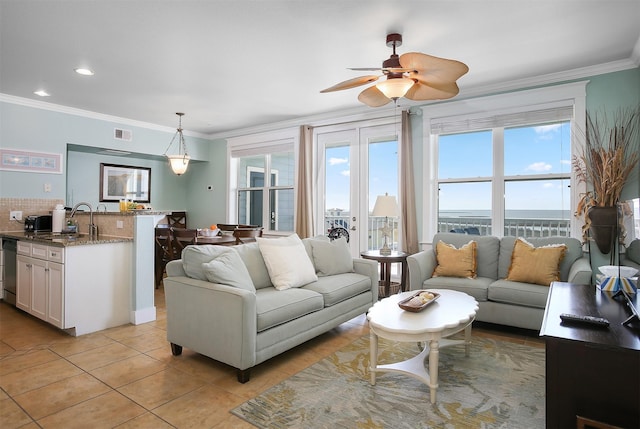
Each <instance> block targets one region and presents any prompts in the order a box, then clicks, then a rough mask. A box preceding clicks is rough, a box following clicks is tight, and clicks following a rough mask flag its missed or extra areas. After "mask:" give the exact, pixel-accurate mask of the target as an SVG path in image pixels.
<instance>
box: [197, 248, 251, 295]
mask: <svg viewBox="0 0 640 429" xmlns="http://www.w3.org/2000/svg"><path fill="white" fill-rule="evenodd" d="M231 250H233V249H231ZM202 269H203V270H204V274H205V275H206V276H207V280H209V281H210V282H211V283H219V284H222V285H227V286H233V287H237V288H239V289H245V290H248V291H250V292H254V293H255V291H256V288H255V286H254V285H253V281H252V280H251V276H250V275H249V271H248V270H247V267H246V265H245V264H244V262H242V258H240V255H238V252H236V251H232V252H225V253H221V254H219V255H218V257H217V258H215V259H213V260H211V261H209V262H204V263H203V264H202Z"/></svg>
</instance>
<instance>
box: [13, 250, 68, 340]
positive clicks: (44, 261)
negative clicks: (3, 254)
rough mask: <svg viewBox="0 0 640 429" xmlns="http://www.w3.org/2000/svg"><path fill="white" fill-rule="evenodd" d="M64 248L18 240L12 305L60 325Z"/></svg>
mask: <svg viewBox="0 0 640 429" xmlns="http://www.w3.org/2000/svg"><path fill="white" fill-rule="evenodd" d="M58 261H60V262H64V249H63V248H60V247H53V246H45V245H41V244H35V243H24V242H22V241H18V256H17V257H16V266H17V270H16V271H17V287H16V306H17V307H18V308H20V309H22V310H24V311H26V312H28V313H30V314H32V315H34V316H36V317H38V318H40V319H42V320H45V321H47V322H49V323H51V324H53V325H54V326H56V327H58V328H63V327H64V264H62V263H59V262H58Z"/></svg>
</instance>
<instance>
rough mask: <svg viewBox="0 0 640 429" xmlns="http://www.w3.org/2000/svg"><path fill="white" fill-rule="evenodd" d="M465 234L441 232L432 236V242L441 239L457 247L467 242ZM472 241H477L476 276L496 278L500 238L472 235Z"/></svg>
mask: <svg viewBox="0 0 640 429" xmlns="http://www.w3.org/2000/svg"><path fill="white" fill-rule="evenodd" d="M470 238H471V237H469V236H468V235H466V234H455V233H452V232H441V233H438V234H436V235H434V237H433V242H434V243H437V242H438V241H440V240H442V241H443V242H445V243H448V244H453V245H454V246H456V247H457V248H460V246H463V245H465V244H467V243H468V242H469V239H470ZM473 241H475V242H476V243H477V257H476V261H477V271H478V272H477V274H478V277H488V278H491V279H494V280H495V279H497V278H498V252H499V250H500V240H499V239H498V237H494V236H492V235H474V236H473Z"/></svg>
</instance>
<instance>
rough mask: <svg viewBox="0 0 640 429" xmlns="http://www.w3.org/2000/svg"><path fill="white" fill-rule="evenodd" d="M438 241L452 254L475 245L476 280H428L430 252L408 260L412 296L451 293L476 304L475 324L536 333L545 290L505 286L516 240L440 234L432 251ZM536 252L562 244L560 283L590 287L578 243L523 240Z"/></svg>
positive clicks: (432, 258) (509, 283)
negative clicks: (564, 248) (471, 243)
mask: <svg viewBox="0 0 640 429" xmlns="http://www.w3.org/2000/svg"><path fill="white" fill-rule="evenodd" d="M439 240H442V241H443V242H444V243H447V244H452V245H454V246H456V247H457V248H460V247H461V246H463V245H465V244H467V243H468V242H469V241H470V240H475V241H476V242H477V265H478V266H477V278H475V279H469V278H459V277H432V274H433V271H434V269H435V267H436V254H435V250H433V249H431V250H427V251H422V252H419V253H416V254H414V255H410V256H409V257H408V258H407V264H408V267H409V282H410V283H409V285H410V288H411V289H412V290H417V289H426V288H441V289H453V290H458V291H461V292H464V293H467V294H469V295H471V296H473V297H474V298H475V299H476V300H477V301H478V304H479V310H478V313H477V314H476V320H478V321H483V322H490V323H497V324H502V325H509V326H515V327H519V328H526V329H535V330H539V329H540V326H541V325H542V319H543V316H544V309H545V306H546V302H547V295H548V292H549V287H548V286H541V285H537V284H530V283H521V282H515V281H509V280H505V279H506V277H507V273H508V272H509V266H510V264H511V255H512V252H513V248H514V245H515V241H516V237H503V238H498V237H494V236H478V235H465V234H456V233H439V234H436V235H435V236H434V237H433V246H434V248H435V246H436V243H438V241H439ZM526 240H527V241H528V242H529V243H531V244H532V245H534V246H535V247H540V246H544V245H547V244H557V243H563V244H565V245H566V246H567V251H566V253H565V256H564V258H563V260H562V262H561V264H560V281H564V282H570V283H575V284H579V285H582V284H585V285H588V284H590V283H591V265H590V264H589V259H588V257H587V256H585V255H584V254H583V251H582V246H581V243H580V241H579V240H577V239H575V238H567V237H548V238H527V239H526Z"/></svg>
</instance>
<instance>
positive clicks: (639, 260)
mask: <svg viewBox="0 0 640 429" xmlns="http://www.w3.org/2000/svg"><path fill="white" fill-rule="evenodd" d="M625 258H627V259H629V260H631V261H633V262H635V263H636V264H640V239H639V238H636V239H635V240H633V241H632V242H631V243H629V246H628V247H627V249H626V251H625Z"/></svg>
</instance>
